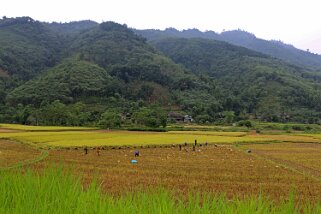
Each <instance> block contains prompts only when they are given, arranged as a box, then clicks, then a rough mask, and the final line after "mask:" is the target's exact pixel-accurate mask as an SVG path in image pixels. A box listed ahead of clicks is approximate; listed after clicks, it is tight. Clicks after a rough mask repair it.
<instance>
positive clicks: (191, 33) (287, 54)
mask: <svg viewBox="0 0 321 214" xmlns="http://www.w3.org/2000/svg"><path fill="white" fill-rule="evenodd" d="M135 32H136V33H137V34H139V35H141V36H143V37H145V38H147V39H148V40H150V41H154V40H159V39H163V38H169V37H172V38H203V39H211V40H219V41H225V42H228V43H230V44H233V45H237V46H241V47H245V48H248V49H251V50H254V51H257V52H260V53H263V54H267V55H270V56H272V57H275V58H278V59H282V60H284V61H286V62H288V63H291V64H295V65H299V66H304V67H311V68H313V69H316V70H318V71H321V56H320V55H318V54H313V53H310V52H308V51H305V50H300V49H297V48H295V47H294V46H292V45H288V44H285V43H283V42H281V41H275V40H272V41H268V40H264V39H260V38H257V37H256V36H255V35H254V34H251V33H248V32H246V31H243V30H232V31H224V32H222V33H220V34H219V33H215V32H214V31H205V32H201V31H199V30H198V29H188V30H183V31H178V30H176V29H174V28H168V29H165V30H164V31H161V30H135Z"/></svg>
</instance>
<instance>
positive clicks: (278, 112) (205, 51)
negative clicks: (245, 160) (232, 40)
mask: <svg viewBox="0 0 321 214" xmlns="http://www.w3.org/2000/svg"><path fill="white" fill-rule="evenodd" d="M152 44H153V45H154V46H155V47H156V48H157V49H159V50H161V51H162V52H163V53H164V54H166V55H167V56H169V57H170V58H171V59H173V60H174V61H175V62H176V63H179V64H182V65H184V66H186V67H187V68H188V69H190V70H191V71H192V72H194V73H195V74H202V75H204V74H207V75H209V76H210V77H212V78H213V79H215V81H216V82H217V84H218V85H219V86H220V87H221V88H223V89H224V93H225V99H227V100H229V101H228V102H230V103H229V104H227V103H226V105H225V109H226V110H233V111H234V112H237V113H239V114H241V113H242V112H243V113H245V114H250V115H252V116H254V117H256V118H260V119H264V120H281V121H287V120H302V121H304V118H303V117H302V116H303V115H305V117H307V116H308V115H309V116H308V117H310V118H309V119H310V120H311V121H313V120H314V119H313V118H315V119H317V118H318V117H319V116H320V113H319V110H320V108H321V105H320V101H321V91H320V89H321V88H320V87H321V85H320V84H319V82H316V81H311V79H307V78H304V77H305V76H306V75H309V74H310V72H307V71H306V70H304V69H303V68H300V67H297V66H293V65H289V64H286V63H284V62H282V61H280V60H276V59H273V58H270V57H268V56H266V55H263V54H260V53H257V52H253V51H250V50H248V49H245V48H241V47H236V46H233V45H230V44H228V43H225V42H219V41H211V40H206V39H174V38H171V39H163V40H157V41H154V42H153V43H152ZM306 119H307V120H308V118H306Z"/></svg>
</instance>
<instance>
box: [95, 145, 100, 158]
mask: <svg viewBox="0 0 321 214" xmlns="http://www.w3.org/2000/svg"><path fill="white" fill-rule="evenodd" d="M96 152H97V156H100V147H97V148H96Z"/></svg>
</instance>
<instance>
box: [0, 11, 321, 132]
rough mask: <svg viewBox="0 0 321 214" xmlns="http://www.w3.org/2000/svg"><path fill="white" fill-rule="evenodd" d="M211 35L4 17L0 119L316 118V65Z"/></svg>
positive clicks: (107, 122)
mask: <svg viewBox="0 0 321 214" xmlns="http://www.w3.org/2000/svg"><path fill="white" fill-rule="evenodd" d="M167 32H171V33H172V34H173V35H176V34H179V33H177V31H175V29H168V30H167ZM152 33H154V32H153V31H152ZM188 33H189V37H194V36H196V35H198V30H196V29H194V30H190V31H189V32H188ZM214 35H215V34H214V33H212V32H208V33H207V34H206V37H208V38H207V39H195V38H194V39H193V38H192V39H177V38H176V39H175V38H171V39H166V38H167V37H166V36H165V37H159V38H163V39H159V38H158V37H157V35H154V36H155V39H154V40H153V42H151V43H148V42H147V41H146V39H145V38H143V37H141V36H138V35H137V34H135V33H134V32H133V30H132V29H129V28H128V27H127V26H126V25H120V24H117V23H114V22H104V23H101V24H97V23H95V22H92V21H81V22H71V23H42V22H38V21H35V20H33V19H31V18H29V17H22V18H3V19H1V20H0V44H1V46H0V122H7V123H14V122H16V123H26V124H35V125H39V124H43V125H101V126H103V127H119V126H121V125H123V124H125V125H130V124H134V125H135V126H136V125H142V126H144V125H146V126H154V127H158V126H160V125H164V118H166V114H167V113H168V112H169V111H178V112H181V114H189V115H192V116H193V118H194V119H195V120H196V122H199V123H205V122H210V123H229V124H231V123H233V122H237V121H239V120H245V119H249V118H255V119H259V120H265V121H280V122H286V121H297V122H306V123H318V122H320V121H319V120H320V113H319V112H320V108H321V104H320V103H321V102H320V101H321V95H320V87H321V85H320V83H321V78H320V75H319V73H318V72H317V71H316V70H313V69H310V68H306V67H299V66H296V65H292V64H287V63H286V62H283V61H281V60H277V59H275V58H272V57H270V56H268V55H265V54H262V53H260V52H255V51H252V50H249V49H246V48H243V47H239V46H234V45H231V44H229V43H226V42H222V41H215V40H213V39H209V38H211V37H212V36H214ZM156 38H157V39H156ZM165 121H166V120H165Z"/></svg>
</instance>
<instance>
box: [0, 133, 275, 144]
mask: <svg viewBox="0 0 321 214" xmlns="http://www.w3.org/2000/svg"><path fill="white" fill-rule="evenodd" d="M0 138H5V139H12V140H16V141H19V142H23V143H28V144H32V145H35V146H40V147H82V146H90V147H97V146H133V145H135V146H142V145H143V146H144V145H170V144H183V143H185V142H186V143H194V141H195V139H196V140H197V141H198V143H203V144H204V143H205V142H208V143H222V144H223V143H225V144H226V143H227V144H230V143H242V142H258V141H270V140H271V139H269V138H264V137H259V136H256V137H253V136H247V135H246V133H240V132H236V133H234V132H203V133H202V132H199V131H196V132H183V131H181V132H177V131H176V132H131V131H65V132H61V131H59V132H55V131H51V132H11V133H0Z"/></svg>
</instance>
